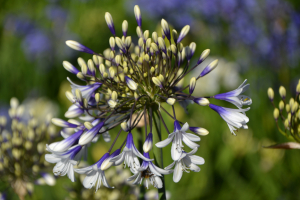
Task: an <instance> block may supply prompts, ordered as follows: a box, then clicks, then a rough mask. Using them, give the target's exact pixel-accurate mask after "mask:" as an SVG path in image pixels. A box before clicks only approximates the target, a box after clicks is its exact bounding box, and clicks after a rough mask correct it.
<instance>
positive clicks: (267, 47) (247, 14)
mask: <svg viewBox="0 0 300 200" xmlns="http://www.w3.org/2000/svg"><path fill="white" fill-rule="evenodd" d="M128 1H130V0H128ZM128 1H127V2H126V5H127V8H128V10H130V9H131V7H132V5H133V4H137V3H138V4H139V5H140V7H141V9H142V10H143V11H145V12H146V13H147V14H148V15H149V17H152V18H155V19H160V18H165V19H166V20H167V21H169V22H170V23H171V24H172V25H173V26H174V27H175V28H178V27H182V26H184V25H186V24H189V25H193V26H194V27H195V26H196V27H198V30H196V32H194V34H197V35H199V34H200V35H201V34H202V36H203V35H205V38H207V36H209V37H211V40H213V41H214V43H219V44H227V45H229V48H230V49H232V50H233V51H232V52H231V54H233V55H234V56H235V57H236V58H237V59H240V61H239V64H241V65H242V66H243V67H246V68H248V67H250V66H252V65H257V64H258V63H260V64H262V63H263V64H264V66H268V67H272V68H274V67H276V68H279V67H280V66H283V65H288V66H289V67H295V66H297V63H298V62H299V58H298V56H297V55H299V53H300V50H299V49H300V48H299V47H300V39H299V38H300V37H299V27H300V13H299V12H297V11H296V10H294V8H293V7H292V6H291V5H290V4H289V3H288V2H286V1H283V0H263V1H258V0H244V1H238V0H223V1H218V0H210V1H206V0H186V1H179V0H174V1H169V0H152V1H147V0H140V1H136V0H134V1H130V2H131V3H132V4H129V5H128ZM157 5H159V6H157ZM178 13H180V15H179V14H178ZM201 32H202V33H201ZM200 38H204V37H200ZM253 58H254V59H253ZM242 60H243V61H242Z"/></svg>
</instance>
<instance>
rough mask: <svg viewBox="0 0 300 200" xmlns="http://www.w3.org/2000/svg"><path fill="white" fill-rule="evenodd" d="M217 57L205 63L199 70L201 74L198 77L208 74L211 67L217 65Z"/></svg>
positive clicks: (213, 67)
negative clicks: (207, 63)
mask: <svg viewBox="0 0 300 200" xmlns="http://www.w3.org/2000/svg"><path fill="white" fill-rule="evenodd" d="M218 62H219V61H218V59H217V60H214V61H212V62H211V63H209V65H207V66H206V67H205V68H204V70H203V71H202V72H201V74H200V75H199V77H203V76H205V75H206V74H208V73H209V72H211V71H212V70H213V69H215V68H216V67H217V65H218Z"/></svg>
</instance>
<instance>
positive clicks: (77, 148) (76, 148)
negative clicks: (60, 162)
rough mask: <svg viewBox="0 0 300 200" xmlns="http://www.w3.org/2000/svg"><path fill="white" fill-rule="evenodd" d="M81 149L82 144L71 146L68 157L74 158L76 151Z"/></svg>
mask: <svg viewBox="0 0 300 200" xmlns="http://www.w3.org/2000/svg"><path fill="white" fill-rule="evenodd" d="M81 149H82V146H80V145H78V146H77V147H75V148H73V149H72V150H71V155H70V159H71V160H72V159H74V157H75V156H76V155H77V153H78V152H79V151H80V150H81Z"/></svg>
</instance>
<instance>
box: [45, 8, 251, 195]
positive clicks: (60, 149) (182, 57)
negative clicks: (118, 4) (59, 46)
mask: <svg viewBox="0 0 300 200" xmlns="http://www.w3.org/2000/svg"><path fill="white" fill-rule="evenodd" d="M134 14H135V18H136V21H137V24H138V26H137V27H136V32H137V35H138V37H139V39H138V44H137V45H136V46H135V45H134V44H133V43H132V40H131V37H130V36H127V29H128V23H127V21H126V20H125V21H124V22H123V24H122V31H123V36H121V37H118V36H117V33H116V31H115V25H114V23H113V18H112V16H111V15H110V14H109V13H108V12H107V13H105V20H106V22H107V25H108V28H109V29H110V31H111V33H112V35H113V37H111V38H110V39H109V45H110V48H109V49H106V50H105V51H104V53H103V55H102V54H100V53H97V52H95V51H93V50H91V49H89V48H88V47H86V46H84V45H82V44H79V43H78V42H76V41H67V42H66V44H67V45H68V46H69V47H71V48H73V49H75V50H78V51H81V52H85V53H88V54H91V55H92V58H91V59H89V60H88V61H87V62H86V61H84V60H83V59H82V58H78V64H79V66H80V69H81V70H78V69H77V68H76V67H75V66H74V65H73V64H71V63H69V62H67V61H64V62H63V66H64V68H65V69H66V70H67V71H69V72H70V73H72V74H75V75H76V76H77V77H78V78H79V79H80V80H82V81H84V82H85V83H86V85H77V84H75V83H74V82H72V81H71V79H70V78H68V80H69V82H70V84H71V87H72V91H71V92H69V91H68V92H66V96H67V98H68V99H69V100H70V101H71V102H72V103H73V105H72V106H71V107H70V108H69V109H68V111H67V112H66V113H65V117H67V118H71V119H69V120H68V121H65V120H62V119H57V118H54V119H52V122H53V123H54V124H55V125H57V126H60V127H63V130H62V131H61V135H62V136H63V138H64V139H63V140H62V141H60V142H55V143H52V144H49V145H47V150H48V151H49V152H50V153H51V154H46V157H45V158H46V160H47V161H48V162H51V163H56V165H55V167H54V169H53V172H54V174H55V175H61V176H64V175H68V177H69V178H70V179H71V181H75V178H74V172H77V173H79V174H85V175H86V177H85V179H84V181H83V185H84V187H85V188H92V187H94V186H95V188H96V191H97V190H98V189H99V188H100V186H101V183H102V184H103V185H104V186H105V187H108V188H113V187H112V186H111V185H110V184H109V182H108V181H107V179H106V176H105V172H106V170H107V169H108V168H110V167H111V166H118V165H120V164H122V163H124V166H125V167H129V168H130V171H131V172H132V173H133V175H132V176H131V177H129V178H128V181H133V184H141V183H142V182H143V180H144V179H145V185H146V187H148V185H149V184H152V185H153V186H154V187H156V188H162V187H164V186H163V184H164V183H163V179H162V177H163V175H165V174H170V173H173V180H174V182H178V181H179V180H180V179H181V177H182V174H183V172H184V171H185V172H189V171H190V170H191V171H194V172H199V171H200V168H199V167H198V165H202V164H204V159H203V158H202V157H199V156H197V155H194V154H195V153H196V151H197V150H198V147H199V145H198V144H197V143H196V142H198V141H200V137H199V136H197V135H195V134H192V133H188V132H187V131H188V130H190V131H192V132H194V133H196V134H198V135H200V136H203V135H207V134H208V131H207V130H206V129H204V128H200V127H190V126H189V125H188V123H182V122H180V121H178V120H177V118H176V112H175V109H174V104H175V103H176V102H179V103H182V104H186V102H195V103H196V104H199V105H200V106H208V107H210V108H211V109H212V110H214V111H216V112H217V113H218V114H219V115H220V116H221V117H222V118H223V119H224V120H225V121H226V122H227V124H228V126H229V129H230V131H231V132H232V134H235V133H234V131H235V130H236V129H239V128H243V129H246V128H247V122H248V121H249V119H248V117H247V116H246V115H245V112H246V111H248V110H249V108H247V109H243V108H242V106H244V105H250V104H251V103H252V101H251V99H250V98H249V97H247V96H244V95H242V93H243V92H244V91H245V90H246V89H247V88H248V86H249V85H248V84H246V81H245V82H244V83H243V84H242V85H241V86H239V87H238V88H237V89H235V90H233V91H230V92H226V93H223V94H218V95H215V96H211V97H194V96H193V91H194V90H195V87H196V83H197V80H198V79H200V78H201V77H204V76H206V75H207V74H208V73H210V72H211V71H212V70H213V69H214V68H215V67H216V66H217V64H218V60H214V61H213V62H211V63H210V64H209V65H207V66H206V67H205V68H204V70H203V71H202V72H201V73H200V74H199V75H197V76H195V77H193V78H191V80H190V82H189V84H188V85H187V86H185V87H183V86H182V85H183V78H184V77H185V75H187V74H188V73H189V72H191V71H192V70H193V69H195V68H196V67H198V66H199V65H200V64H201V63H202V62H203V61H204V60H205V58H206V57H207V56H208V55H209V52H210V50H209V49H206V50H204V51H203V53H202V54H201V55H200V57H199V59H198V61H197V63H196V65H195V66H193V67H190V64H191V58H192V57H193V55H194V52H195V49H196V44H195V43H194V42H192V43H191V44H189V45H188V46H184V45H183V43H181V41H182V40H183V39H184V37H185V36H186V35H187V34H188V32H189V30H190V26H188V25H186V26H185V27H183V28H182V30H181V31H180V33H179V34H178V33H177V31H176V30H175V29H173V30H172V31H171V30H170V28H169V25H168V23H167V21H166V20H164V19H162V20H161V27H162V29H161V33H157V32H153V33H152V38H151V37H149V35H150V33H149V31H148V30H145V31H143V30H142V17H141V12H140V9H139V7H138V6H135V7H134ZM159 34H161V36H159ZM167 44H168V45H167ZM185 90H186V91H187V92H186V93H185V92H184V91H185ZM209 98H214V99H219V100H224V101H228V102H230V103H232V104H234V105H235V106H237V109H231V108H224V107H220V106H217V105H214V104H211V103H210V101H209ZM165 103H166V104H165ZM164 104H165V105H167V106H168V105H169V106H171V107H172V109H173V112H172V113H169V112H168V111H167V110H166V109H165V108H164V107H163V106H165V105H164ZM162 111H163V112H165V113H166V115H168V116H170V117H171V119H172V120H174V131H173V132H170V131H169V129H168V127H167V125H166V123H165V120H164V119H163V117H162V114H161V112H162ZM74 118H76V119H74ZM147 119H148V120H147ZM141 120H142V121H144V125H145V141H144V144H143V146H142V148H140V149H142V150H143V152H140V151H141V150H138V148H137V147H136V145H135V143H134V139H133V138H134V134H133V132H132V130H133V129H134V128H135V127H136V126H137V125H138V123H139V122H140V121H141ZM148 121H149V122H148ZM158 121H159V122H162V124H163V125H164V128H165V131H166V133H167V134H168V136H167V137H166V139H165V140H162V141H159V139H158V138H163V137H165V136H164V135H162V134H161V132H160V131H159V130H158V129H157V128H156V130H153V127H157V124H156V123H157V122H158ZM115 127H120V130H119V132H118V134H117V136H116V137H115V138H114V141H113V143H112V145H111V147H110V149H109V150H108V152H107V153H105V154H104V155H103V156H102V158H101V159H99V161H97V162H96V163H94V164H93V165H91V166H87V167H84V168H77V167H76V165H77V163H78V162H80V160H81V159H82V158H83V157H84V156H85V155H86V151H87V150H88V147H89V146H90V144H91V143H92V142H97V141H98V140H99V138H100V137H101V135H102V136H103V138H104V141H109V140H110V135H109V133H108V131H109V130H111V129H113V128H115ZM148 128H149V129H150V130H149V129H148ZM121 132H126V133H127V137H126V139H125V141H124V142H123V143H122V145H121V146H118V147H117V148H116V150H115V151H113V152H112V149H113V147H114V146H115V144H116V141H117V139H118V138H119V135H120V134H121ZM154 141H159V142H157V143H156V144H155V145H156V147H158V148H163V147H165V146H167V145H168V144H169V143H171V142H172V147H171V157H172V159H173V161H174V162H173V163H172V164H171V165H169V166H168V167H166V168H164V169H163V168H162V166H161V164H159V163H157V162H156V163H154V162H153V159H152V156H151V155H152V152H151V149H152V148H153V143H154ZM184 144H185V145H187V146H188V147H189V148H190V149H191V151H190V152H189V153H188V152H186V151H185V146H184ZM154 155H155V153H154ZM156 156H157V155H156ZM139 159H140V160H141V161H142V163H140V160H139Z"/></svg>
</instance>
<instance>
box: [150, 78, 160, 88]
mask: <svg viewBox="0 0 300 200" xmlns="http://www.w3.org/2000/svg"><path fill="white" fill-rule="evenodd" d="M152 81H153V83H154V84H155V85H156V86H159V87H160V88H161V87H162V83H161V81H160V80H159V79H158V78H157V77H152Z"/></svg>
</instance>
